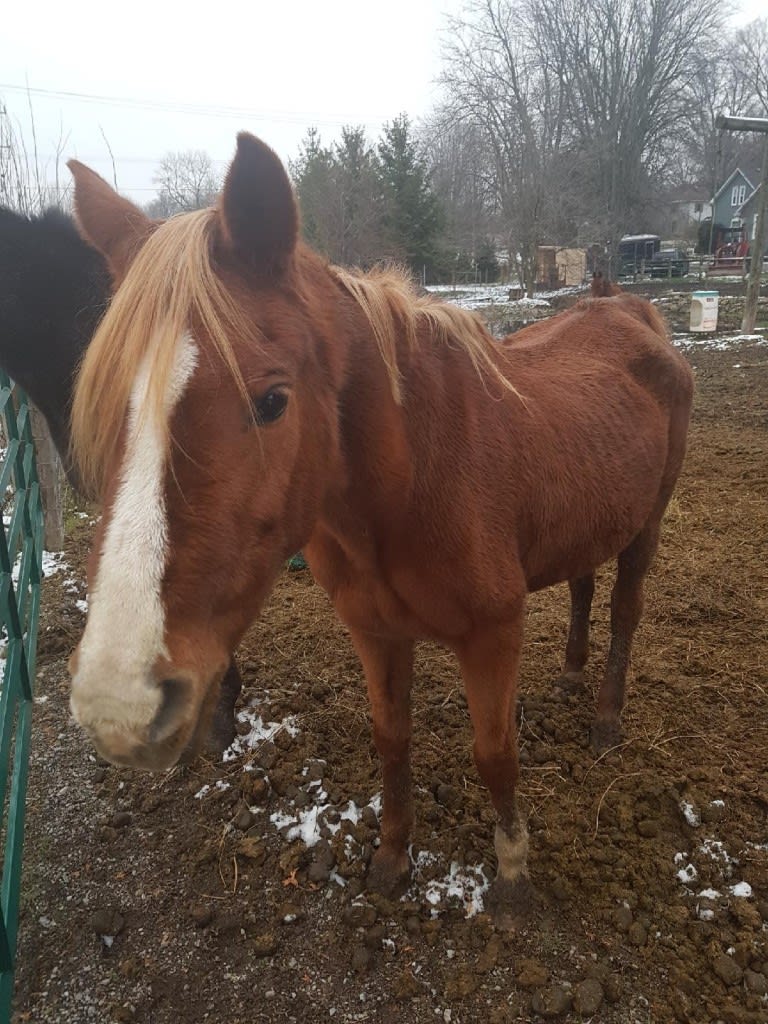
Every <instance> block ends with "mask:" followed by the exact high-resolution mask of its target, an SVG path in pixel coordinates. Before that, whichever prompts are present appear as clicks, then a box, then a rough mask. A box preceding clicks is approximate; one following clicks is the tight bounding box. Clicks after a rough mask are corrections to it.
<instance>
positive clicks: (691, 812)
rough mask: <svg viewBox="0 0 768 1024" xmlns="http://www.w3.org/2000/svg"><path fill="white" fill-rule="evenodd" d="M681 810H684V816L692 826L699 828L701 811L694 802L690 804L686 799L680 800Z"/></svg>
mask: <svg viewBox="0 0 768 1024" xmlns="http://www.w3.org/2000/svg"><path fill="white" fill-rule="evenodd" d="M680 810H681V811H682V812H683V817H684V818H685V820H686V821H687V822H688V824H689V825H690V826H691V828H698V827H699V825H700V824H701V818H700V816H699V812H698V811H697V810H696V809H695V808H694V806H693V804H689V803H688V802H687V801H686V800H681V801H680Z"/></svg>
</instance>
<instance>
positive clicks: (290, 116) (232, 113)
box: [0, 82, 387, 128]
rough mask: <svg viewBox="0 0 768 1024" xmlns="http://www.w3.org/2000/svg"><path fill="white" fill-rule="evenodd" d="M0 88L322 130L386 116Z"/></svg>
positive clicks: (371, 124) (379, 123)
mask: <svg viewBox="0 0 768 1024" xmlns="http://www.w3.org/2000/svg"><path fill="white" fill-rule="evenodd" d="M0 89H3V90H6V91H8V92H20V93H29V94H31V95H33V96H45V97H49V98H54V99H64V100H71V101H74V102H77V103H101V104H106V105H108V106H113V107H126V108H134V109H138V110H154V111H158V112H170V113H174V114H188V115H193V116H195V117H218V118H222V117H227V118H233V119H238V120H242V119H244V118H245V119H247V120H259V121H279V122H283V123H285V124H298V125H304V124H313V125H318V126H323V127H333V128H343V127H345V126H346V125H349V124H361V123H362V124H365V125H366V126H368V127H381V126H382V125H383V124H384V123H385V121H386V120H387V118H386V117H380V118H374V119H373V120H370V119H365V120H364V121H362V122H361V121H360V120H359V119H357V118H354V117H350V118H343V117H338V116H337V117H326V116H324V115H320V114H318V113H316V112H311V111H296V112H294V113H289V112H288V111H280V110H260V109H257V108H254V107H230V106H224V105H220V106H219V105H213V106H212V105H208V104H202V103H182V102H179V101H175V100H148V99H138V98H136V97H130V96H103V95H100V94H98V93H87V92H71V91H68V90H64V89H41V88H33V87H32V86H26V85H13V84H11V83H3V82H0Z"/></svg>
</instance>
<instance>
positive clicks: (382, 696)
mask: <svg viewBox="0 0 768 1024" xmlns="http://www.w3.org/2000/svg"><path fill="white" fill-rule="evenodd" d="M351 633H352V642H353V643H354V645H355V649H356V650H357V653H358V655H359V656H360V660H361V661H362V663H363V670H364V672H365V681H366V684H367V686H368V697H369V700H370V704H371V718H372V719H373V739H374V742H375V744H376V749H377V751H378V752H379V757H380V758H381V766H382V776H383V793H382V810H381V845H380V846H379V848H378V850H376V852H375V853H374V855H373V859H372V861H371V866H370V869H369V871H368V886H369V888H371V889H375V890H377V891H378V892H383V893H385V894H386V895H392V894H395V893H397V892H398V890H400V889H404V888H405V885H406V884H407V881H408V877H409V874H410V863H409V861H408V838H409V835H410V831H411V826H412V824H413V795H412V786H411V762H410V748H411V683H412V680H413V641H412V640H408V639H405V638H402V639H396V640H395V639H391V638H386V637H378V636H375V635H373V634H371V633H364V632H362V631H359V630H352V631H351Z"/></svg>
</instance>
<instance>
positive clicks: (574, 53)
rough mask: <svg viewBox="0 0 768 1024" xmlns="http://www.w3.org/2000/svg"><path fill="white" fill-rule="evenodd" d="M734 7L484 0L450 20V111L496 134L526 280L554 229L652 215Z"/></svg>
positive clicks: (678, 1)
mask: <svg viewBox="0 0 768 1024" xmlns="http://www.w3.org/2000/svg"><path fill="white" fill-rule="evenodd" d="M722 17H723V15H722V5H721V4H719V2H718V0H700V2H697V3H696V4H691V3H690V0H613V2H612V3H610V4H606V3H604V2H603V0H470V2H469V3H468V4H467V6H466V7H465V9H464V13H463V15H462V17H461V18H458V19H454V20H453V21H452V22H451V23H450V33H449V38H448V42H447V44H446V46H445V50H444V70H443V74H442V81H443V83H444V85H445V86H446V92H447V95H448V98H447V99H446V101H445V104H444V110H443V118H444V119H445V118H448V119H449V120H450V121H452V122H453V123H454V124H455V123H462V124H471V125H473V126H475V127H476V128H477V129H479V130H481V131H482V134H483V136H484V140H485V145H486V147H487V153H488V156H489V160H490V164H489V166H491V167H492V168H493V178H494V183H493V193H494V197H495V204H496V213H497V215H498V216H499V219H500V222H501V223H503V224H504V225H505V226H506V232H507V235H508V239H509V243H510V249H511V251H513V252H514V251H517V252H518V253H519V254H520V257H521V261H522V262H521V266H522V276H523V278H524V284H525V286H526V288H530V286H531V283H532V277H533V273H534V261H535V251H536V246H537V244H539V243H540V242H542V241H545V240H547V238H549V239H550V240H552V241H560V242H565V241H568V240H570V241H575V240H576V239H579V240H581V241H585V240H586V238H587V236H588V235H591V238H590V239H589V240H594V241H596V240H598V239H599V240H603V241H611V242H613V243H615V242H617V241H618V239H619V237H620V236H621V234H622V233H624V232H625V231H628V230H642V228H643V227H644V226H645V224H644V222H645V220H646V218H647V217H648V214H649V212H650V211H651V210H652V208H653V205H654V198H655V193H656V191H657V189H658V186H659V185H660V184H661V183H663V182H664V180H665V178H666V176H667V175H668V173H669V171H670V169H671V167H672V164H673V157H674V155H675V144H679V139H680V136H681V134H682V133H683V132H684V130H686V128H687V127H688V126H689V123H690V102H691V98H692V95H693V92H692V90H693V88H694V86H695V83H696V80H697V75H699V76H700V75H701V71H702V64H701V60H700V59H699V58H700V55H701V53H702V50H704V52H708V51H712V52H714V51H715V49H716V44H717V40H718V36H719V33H720V32H721V29H722ZM678 148H679V146H678Z"/></svg>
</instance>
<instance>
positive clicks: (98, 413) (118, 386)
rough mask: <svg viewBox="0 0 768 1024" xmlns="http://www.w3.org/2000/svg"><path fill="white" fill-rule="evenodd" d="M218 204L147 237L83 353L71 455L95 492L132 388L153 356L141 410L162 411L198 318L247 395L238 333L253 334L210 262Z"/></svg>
mask: <svg viewBox="0 0 768 1024" xmlns="http://www.w3.org/2000/svg"><path fill="white" fill-rule="evenodd" d="M216 216H217V214H216V210H215V209H207V210H198V211H196V212H194V213H188V214H183V215H182V216H179V217H173V218H171V220H168V221H166V222H165V223H164V224H162V225H161V226H160V227H159V228H158V229H157V230H156V231H155V232H154V233H153V234H152V235H151V236H150V237H149V239H148V240H147V241H146V243H145V244H144V246H143V247H142V248H141V250H140V251H139V253H138V255H137V257H136V259H135V260H134V262H133V263H132V265H131V267H130V269H129V271H128V273H127V275H126V277H125V279H124V280H123V282H122V283H121V285H120V287H119V288H118V289H117V291H116V292H115V295H114V297H113V298H112V301H111V303H110V305H109V308H108V310H107V312H106V314H105V315H104V318H103V320H102V321H101V323H100V324H99V327H98V329H97V331H96V333H95V334H94V336H93V340H92V341H91V343H90V345H89V346H88V349H87V351H86V354H85V358H84V359H83V362H82V365H81V367H80V372H79V374H78V378H77V385H76V388H75V395H74V401H73V405H72V454H73V456H74V458H75V459H76V460H77V464H78V467H79V469H80V474H81V477H82V479H83V482H84V484H85V486H86V487H88V488H89V489H90V490H91V491H92V493H94V494H101V493H102V487H103V484H104V480H105V473H106V471H107V469H108V467H109V466H111V465H112V464H113V461H114V458H115V456H116V454H117V448H118V443H119V439H120V434H121V428H122V425H123V422H124V420H125V416H126V412H127V410H128V403H129V401H130V397H131V390H132V388H133V384H134V381H135V379H136V373H137V370H138V368H139V366H141V364H142V361H144V360H145V359H149V360H150V362H151V366H150V368H149V369H150V372H149V386H148V391H147V401H146V404H145V406H144V408H143V409H142V410H141V415H142V416H158V415H159V413H160V410H161V409H162V406H163V397H164V395H165V392H166V387H167V383H168V379H169V375H170V374H171V372H172V369H173V361H174V355H175V352H176V346H177V343H178V340H179V338H180V337H181V336H182V335H183V334H184V333H185V332H186V331H188V330H189V327H190V319H191V318H192V317H195V318H196V319H197V320H198V321H199V322H200V323H201V324H202V326H203V327H204V329H205V331H206V333H207V335H208V337H210V339H211V342H212V343H213V345H214V348H215V349H216V351H217V352H218V354H219V355H220V356H221V358H222V359H223V361H224V363H225V364H226V366H227V367H228V368H229V370H230V371H231V373H232V375H233V376H234V378H235V380H236V382H237V384H238V387H239V389H240V390H241V392H242V393H243V395H244V396H245V397H246V400H247V389H246V387H245V383H244V381H243V379H242V375H241V373H240V369H239V367H238V364H237V360H236V359H235V355H234V351H233V348H232V343H231V341H230V340H229V339H230V337H231V336H232V335H233V334H239V335H241V336H249V335H250V336H253V335H254V333H255V329H254V325H253V324H252V323H249V322H248V321H247V320H246V318H245V317H244V315H243V313H242V312H241V311H240V310H239V309H238V307H237V305H236V304H235V302H234V301H233V299H232V297H231V296H230V295H229V294H228V292H227V291H226V289H225V288H224V287H223V286H222V284H221V282H220V281H219V279H218V277H217V276H216V273H215V272H214V270H213V267H212V266H211V256H210V251H211V232H212V230H213V227H214V224H215V222H216Z"/></svg>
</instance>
